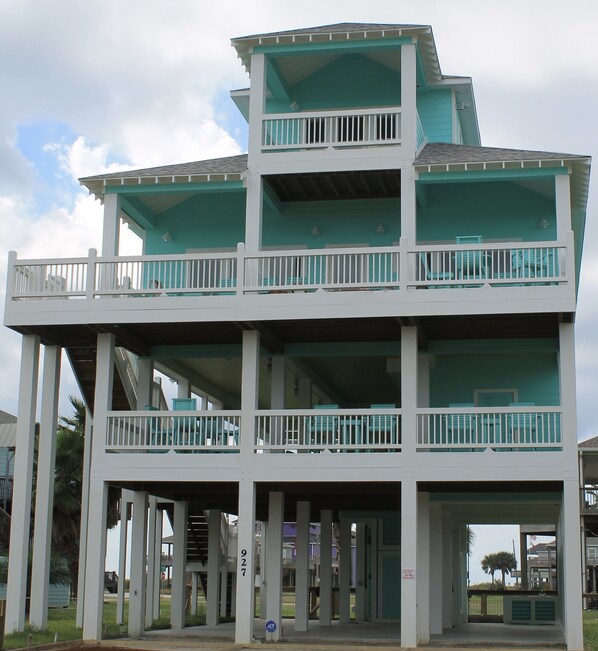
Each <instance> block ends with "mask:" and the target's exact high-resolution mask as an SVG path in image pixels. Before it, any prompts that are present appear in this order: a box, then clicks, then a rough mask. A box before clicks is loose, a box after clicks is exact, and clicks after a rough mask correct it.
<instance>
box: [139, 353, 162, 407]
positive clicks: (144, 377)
mask: <svg viewBox="0 0 598 651" xmlns="http://www.w3.org/2000/svg"><path fill="white" fill-rule="evenodd" d="M153 395H154V362H153V360H152V359H149V358H148V357H140V358H139V359H138V360H137V409H138V410H139V411H143V410H144V409H145V408H146V406H147V405H152V404H153V402H152V399H153ZM153 406H154V407H158V405H153Z"/></svg>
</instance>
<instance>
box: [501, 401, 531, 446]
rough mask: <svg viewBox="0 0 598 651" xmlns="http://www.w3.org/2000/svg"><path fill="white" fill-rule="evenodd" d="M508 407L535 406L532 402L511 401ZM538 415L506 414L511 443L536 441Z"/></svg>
mask: <svg viewBox="0 0 598 651" xmlns="http://www.w3.org/2000/svg"><path fill="white" fill-rule="evenodd" d="M509 406H510V407H535V403H534V402H512V403H511V404H510V405H509ZM537 427H538V415H537V414H535V413H526V414H508V416H507V428H508V431H509V437H510V440H511V441H513V443H536V442H537Z"/></svg>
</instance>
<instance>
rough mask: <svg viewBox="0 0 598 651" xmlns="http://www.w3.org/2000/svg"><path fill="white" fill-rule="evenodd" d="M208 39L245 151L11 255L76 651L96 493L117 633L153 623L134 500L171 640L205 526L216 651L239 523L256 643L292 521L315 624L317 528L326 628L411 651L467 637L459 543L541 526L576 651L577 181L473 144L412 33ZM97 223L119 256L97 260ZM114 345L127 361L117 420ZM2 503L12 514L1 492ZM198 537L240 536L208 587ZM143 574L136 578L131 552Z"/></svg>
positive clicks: (24, 426) (11, 617) (241, 570)
mask: <svg viewBox="0 0 598 651" xmlns="http://www.w3.org/2000/svg"><path fill="white" fill-rule="evenodd" d="M232 43H233V46H234V47H235V49H236V50H237V53H238V56H239V57H240V59H241V62H242V64H243V65H244V66H245V68H246V70H247V71H248V73H249V74H250V78H251V81H250V88H248V89H241V90H236V91H233V92H232V98H233V100H234V101H235V102H236V104H237V106H238V107H239V109H240V111H241V112H242V114H243V115H244V116H245V117H246V118H247V120H248V123H249V151H248V154H247V155H239V156H232V157H227V158H222V159H215V160H200V161H198V162H192V163H184V164H173V165H164V166H161V167H155V168H151V169H143V170H132V171H120V172H114V173H109V174H101V175H98V176H93V177H88V178H85V179H82V180H81V183H82V184H83V185H84V186H85V187H86V188H88V189H89V191H90V192H91V193H92V194H93V195H94V196H95V197H96V198H97V199H98V200H100V201H101V202H102V203H103V206H104V227H103V239H102V251H101V254H97V253H96V251H93V250H92V251H90V253H89V256H87V257H84V258H81V257H72V258H65V259H64V260H61V261H56V260H43V259H41V260H20V259H19V258H18V256H17V254H16V253H11V254H10V258H9V267H8V291H7V297H6V308H5V323H6V324H7V325H8V327H10V328H12V329H14V330H16V331H17V332H20V333H22V335H23V353H22V362H21V365H22V366H21V384H20V387H21V389H20V396H19V400H20V402H21V405H23V406H25V405H35V404H36V402H37V395H36V387H37V375H36V371H37V367H38V356H39V351H40V345H41V344H43V346H44V353H45V354H44V373H43V381H42V402H43V398H44V397H46V398H47V399H48V404H51V398H52V396H53V395H55V392H56V391H57V390H58V389H57V384H56V380H55V378H56V374H57V373H56V372H55V371H56V369H57V368H58V364H59V361H60V353H61V351H62V349H65V350H66V352H67V354H68V356H69V358H70V361H71V364H72V366H73V369H74V372H75V374H76V375H77V378H78V380H79V385H80V386H81V390H82V392H83V396H84V399H85V401H86V403H87V406H88V408H89V410H90V412H91V414H92V415H93V443H92V444H91V473H90V476H91V480H90V484H89V496H90V503H91V504H92V505H93V508H90V509H89V513H88V519H87V520H86V525H87V530H88V534H87V546H86V559H87V566H86V567H87V571H86V573H85V576H84V584H85V590H84V593H83V592H81V594H84V603H83V604H80V607H81V608H82V609H83V637H84V638H85V639H99V638H100V637H101V634H102V603H103V590H102V584H103V563H104V558H105V531H104V530H105V521H106V518H105V510H106V494H107V487H108V485H116V486H119V487H121V488H123V489H127V490H130V491H132V493H131V500H132V503H133V519H132V525H131V536H132V542H131V547H132V549H133V555H132V558H131V566H130V576H131V586H130V591H129V595H130V596H129V611H128V613H129V614H128V626H129V633H130V634H131V635H133V636H135V635H140V634H141V633H142V632H143V630H144V629H145V627H146V626H147V625H148V622H150V623H151V619H152V612H151V609H146V599H147V603H148V604H149V603H151V599H153V593H151V591H152V590H153V586H154V585H155V581H154V580H151V579H150V577H149V576H148V577H147V581H146V558H145V550H146V545H145V540H146V531H147V513H148V510H147V504H148V496H149V499H150V501H151V500H152V499H153V497H154V496H157V497H158V498H160V499H161V500H164V501H167V500H170V501H171V502H170V507H169V508H170V510H171V514H172V521H173V528H174V540H173V567H172V582H173V587H172V590H173V592H172V609H171V621H172V626H173V628H174V629H179V628H181V627H182V626H183V625H184V603H185V598H184V597H185V586H184V579H185V568H186V565H187V560H188V554H187V548H188V547H189V545H191V543H193V544H194V540H195V538H196V537H197V539H198V540H200V535H199V532H200V530H201V531H204V533H205V530H204V524H206V526H207V535H206V536H205V538H204V541H205V546H203V547H202V550H203V551H202V553H203V552H205V551H206V550H207V556H206V557H205V559H206V563H207V573H208V586H210V585H213V586H218V585H219V584H220V586H221V589H220V591H219V590H217V589H213V590H211V591H210V590H208V604H207V621H208V624H213V625H216V624H217V623H218V621H219V615H220V614H221V613H222V612H223V607H222V604H223V603H224V601H225V599H224V594H227V593H230V594H231V595H233V596H234V598H233V603H231V604H228V606H230V609H231V612H232V613H234V615H235V633H234V636H235V641H236V642H237V643H248V642H250V641H251V640H252V639H253V636H254V630H253V626H254V616H253V615H254V608H253V604H254V588H255V582H256V554H255V531H256V524H255V523H256V521H260V522H263V523H266V522H267V526H266V527H265V533H264V534H263V535H265V536H266V539H267V550H268V551H267V554H266V556H265V558H266V576H267V577H268V581H267V585H266V586H265V587H266V590H265V594H264V595H263V601H262V603H263V604H265V611H264V612H265V618H266V619H267V620H271V621H272V622H273V623H274V626H272V625H271V626H270V628H271V629H275V630H271V631H270V632H269V633H268V635H269V637H271V638H272V639H277V638H278V637H279V635H280V632H281V630H282V626H281V603H282V576H283V569H284V562H283V523H284V522H297V539H296V540H297V542H296V546H297V549H296V559H295V564H296V583H295V609H296V610H295V619H294V624H285V628H284V633H285V634H290V635H292V634H293V628H294V630H295V631H305V630H306V629H307V625H308V621H307V620H308V615H309V612H308V611H309V583H310V566H309V553H308V552H309V542H310V523H314V522H317V523H319V526H320V527H321V547H320V567H321V572H320V577H319V581H320V582H319V593H320V604H319V613H318V616H319V624H320V625H321V626H323V627H328V626H329V625H330V619H331V601H332V599H331V594H332V567H333V559H332V553H331V551H332V535H333V534H332V529H333V522H336V523H338V531H339V549H340V558H339V619H340V623H341V624H348V623H349V621H350V619H351V617H352V616H354V618H355V619H356V620H357V621H367V622H371V623H372V625H373V626H375V625H376V624H377V623H380V624H384V623H388V622H398V621H400V644H401V646H404V647H413V646H416V645H422V644H423V645H425V644H427V643H428V642H429V641H430V636H431V635H436V636H438V639H442V634H443V631H444V630H446V629H451V628H454V627H457V626H460V625H465V623H466V621H467V571H466V562H467V561H466V559H467V553H466V550H467V525H468V524H504V523H511V524H520V525H532V524H535V523H542V524H546V525H552V526H554V527H555V530H556V531H557V541H558V550H557V551H558V554H557V566H558V568H557V569H558V574H559V577H560V585H559V592H558V596H554V597H548V600H549V601H548V602H546V603H548V604H549V605H550V606H551V608H552V613H553V614H554V613H562V616H559V617H558V618H557V619H556V623H557V624H558V625H559V626H560V628H561V630H562V635H563V639H564V641H565V643H566V646H567V648H568V649H572V650H577V649H581V648H582V645H583V638H582V622H581V592H582V590H581V588H582V586H581V579H580V572H579V567H580V563H581V559H580V545H579V494H578V468H577V432H576V417H575V413H576V405H575V399H576V396H575V389H574V387H575V367H574V357H575V343H574V325H573V323H574V319H575V310H576V296H577V286H578V283H579V270H580V263H581V251H582V243H583V234H584V224H585V214H586V202H587V193H588V184H589V170H590V160H589V158H588V157H586V156H578V155H572V154H564V153H548V152H541V151H524V150H514V149H498V148H492V147H483V146H482V145H481V140H480V134H479V128H478V119H477V113H476V103H475V98H474V93H473V87H472V83H471V79H470V78H468V77H455V76H450V75H445V74H443V73H442V72H441V68H440V63H439V60H438V54H437V51H436V47H435V42H434V38H433V34H432V29H431V27H429V26H425V25H424V26H418V25H385V24H376V25H370V24H354V23H343V24H338V25H328V26H323V27H316V28H307V29H299V30H292V31H289V32H280V33H276V34H262V35H254V36H247V37H242V38H235V39H233V41H232ZM472 56H474V54H472ZM194 74H199V72H198V71H195V73H194ZM521 93H522V96H523V95H524V94H525V89H522V90H521ZM555 128H558V125H555ZM201 156H202V152H201V150H200V149H199V150H198V158H201ZM121 220H124V221H125V222H126V223H127V224H128V225H129V227H130V228H131V229H132V230H133V231H134V232H136V233H138V234H139V235H140V237H142V239H143V254H142V255H141V256H121V255H119V245H118V233H119V225H120V222H121ZM65 228H68V225H67V224H65ZM75 255H79V252H73V256H75ZM120 348H125V349H127V350H128V351H130V352H131V353H133V354H134V355H136V356H137V357H138V360H137V364H136V373H137V378H136V380H137V393H136V395H135V397H134V399H133V398H132V397H131V396H128V392H127V391H125V384H126V383H124V382H123V379H122V377H121V374H120V373H121V372H120V371H119V370H118V369H119V368H120V367H119V366H118V365H115V349H117V350H118V349H120ZM115 369H116V370H115ZM155 369H158V370H159V371H161V372H163V373H164V374H166V375H168V376H170V377H171V378H173V379H174V380H175V381H176V382H177V383H178V396H179V397H178V399H177V400H175V402H174V403H173V405H172V408H171V409H156V408H154V407H152V405H153V404H154V403H153V402H152V395H151V394H152V391H151V386H152V377H153V373H154V370H155ZM26 411H27V410H26V409H23V413H25V412H26ZM42 411H43V410H42ZM51 411H52V410H51V409H48V410H46V412H44V413H42V422H41V430H42V435H41V436H40V440H41V441H42V442H44V441H46V440H50V439H51V437H49V436H48V437H44V435H43V434H44V431H46V430H48V431H51V430H52V427H53V426H54V423H55V418H54V416H55V414H51ZM34 412H35V410H34V409H32V410H31V414H33V413H34ZM20 413H21V412H20ZM31 418H33V415H32V416H31ZM30 425H31V424H30V423H29V422H27V420H25V421H24V422H22V423H21V422H19V447H18V454H19V455H20V457H18V458H17V461H18V460H19V458H22V459H26V458H28V455H31V454H32V442H31V439H30V437H29V436H28V432H30V431H31V427H30ZM23 467H25V465H24V464H23ZM28 479H29V478H28V477H27V476H24V477H17V478H16V480H15V481H16V482H18V483H19V485H20V486H25V485H26V482H27V481H28ZM16 494H17V491H16V490H15V495H16ZM19 494H20V493H19ZM20 500H21V502H20V506H21V507H22V508H23V509H24V510H26V506H27V505H26V501H27V492H26V491H24V492H23V494H22V497H21V498H20ZM150 513H153V511H151V512H150ZM223 514H234V515H236V516H237V517H238V520H237V527H236V534H237V535H238V548H237V551H238V554H237V555H236V558H235V559H232V561H231V562H236V565H235V567H236V572H235V573H234V574H233V576H232V577H230V582H231V589H230V591H229V590H228V588H227V589H226V590H223V589H222V586H224V585H225V582H224V580H223V578H222V577H225V578H226V581H227V582H226V585H227V586H228V585H229V582H228V578H227V577H226V574H227V573H228V567H229V565H228V562H226V563H225V562H223V556H224V554H225V553H226V552H225V550H226V548H227V547H226V544H225V535H224V533H223V532H224V527H223V521H222V515H223ZM152 517H153V516H152ZM193 518H195V519H196V520H195V521H196V522H197V523H198V522H199V519H200V518H203V520H202V525H201V527H200V525H199V524H197V526H196V527H195V530H196V531H197V532H198V533H197V536H196V535H195V533H194V528H193V527H192V526H191V524H192V521H193ZM150 522H151V520H150ZM28 526H29V523H28V521H25V520H20V521H19V522H18V526H16V527H15V522H14V521H13V531H12V537H11V546H12V547H13V550H17V551H16V553H15V554H11V567H12V573H11V572H10V571H9V575H10V576H9V595H10V597H9V600H8V603H7V615H6V626H7V630H12V629H13V628H21V627H22V625H23V623H24V600H25V595H24V593H23V591H22V590H21V589H20V588H19V585H20V584H19V579H20V577H21V574H20V570H19V568H20V567H21V557H22V548H23V540H26V539H27V534H28ZM353 529H354V530H355V545H356V567H355V574H356V587H355V607H354V611H353V612H352V611H351V601H350V599H351V596H350V591H351V563H350V560H351V559H350V554H344V553H343V550H347V549H349V548H350V547H351V544H352V543H351V532H352V530H353ZM39 530H40V532H41V533H40V534H39V535H43V530H44V529H43V527H40V528H39ZM150 530H151V531H152V533H151V534H150V539H151V540H155V539H156V538H155V536H156V534H155V525H154V526H150ZM36 533H38V527H37V526H36ZM202 535H203V534H202ZM202 544H203V543H202ZM152 549H153V545H151V544H150V553H153V552H152ZM328 550H330V552H329V551H328ZM158 557H159V554H158ZM148 565H149V567H150V570H151V571H152V572H154V576H155V567H156V562H155V554H154V560H152V561H151V562H149V561H148ZM11 576H12V578H13V583H12V585H11V579H10V577H11ZM219 577H220V583H219ZM32 592H33V591H32ZM42 592H43V591H42ZM219 592H220V594H221V595H223V599H222V600H219V596H218V594H219ZM150 593H151V594H152V596H151V597H150V596H149V595H150ZM146 595H148V596H146ZM37 598H39V599H41V596H39V597H37V596H36V599H37ZM550 600H552V601H550ZM552 619H553V622H554V621H555V617H554V616H553V618H552ZM256 630H257V629H256ZM263 630H264V629H263V625H260V628H259V633H260V634H262V635H263ZM536 634H537V632H534V631H531V632H530V638H529V639H530V640H533V637H534V635H536ZM496 635H499V634H498V633H497V634H496ZM397 637H398V633H397ZM489 641H492V633H489ZM397 643H399V640H398V639H397Z"/></svg>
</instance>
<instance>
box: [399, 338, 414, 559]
mask: <svg viewBox="0 0 598 651" xmlns="http://www.w3.org/2000/svg"><path fill="white" fill-rule="evenodd" d="M417 378H418V364H417V327H415V326H403V327H402V328H401V411H402V416H401V453H402V454H401V456H402V458H403V460H404V461H403V463H404V464H405V467H410V466H415V465H416V464H415V454H416V440H417V394H418V379H417ZM413 569H415V568H413Z"/></svg>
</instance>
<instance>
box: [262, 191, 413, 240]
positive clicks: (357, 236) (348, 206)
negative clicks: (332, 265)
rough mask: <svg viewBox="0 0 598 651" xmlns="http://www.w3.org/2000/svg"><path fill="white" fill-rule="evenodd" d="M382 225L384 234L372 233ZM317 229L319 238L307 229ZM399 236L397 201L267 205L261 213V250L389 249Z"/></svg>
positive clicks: (398, 208)
mask: <svg viewBox="0 0 598 651" xmlns="http://www.w3.org/2000/svg"><path fill="white" fill-rule="evenodd" d="M379 224H382V225H383V226H384V228H385V229H386V231H385V232H384V233H382V234H378V233H377V232H376V227H377V226H378V225H379ZM314 226H317V227H318V229H319V231H320V235H319V236H317V237H314V236H312V235H311V234H310V231H311V229H312V228H313V227H314ZM400 235H401V212H400V200H399V199H375V200H369V201H366V200H355V201H309V202H299V203H289V204H285V205H281V210H280V211H277V210H275V209H274V208H273V207H272V206H271V205H268V206H266V208H265V210H264V219H263V225H262V241H263V245H264V246H266V247H267V246H279V247H283V248H284V246H285V245H288V246H301V247H306V248H312V249H320V248H324V247H325V246H327V245H336V244H367V245H369V246H392V245H393V244H394V243H396V242H397V241H398V239H399V237H400Z"/></svg>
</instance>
